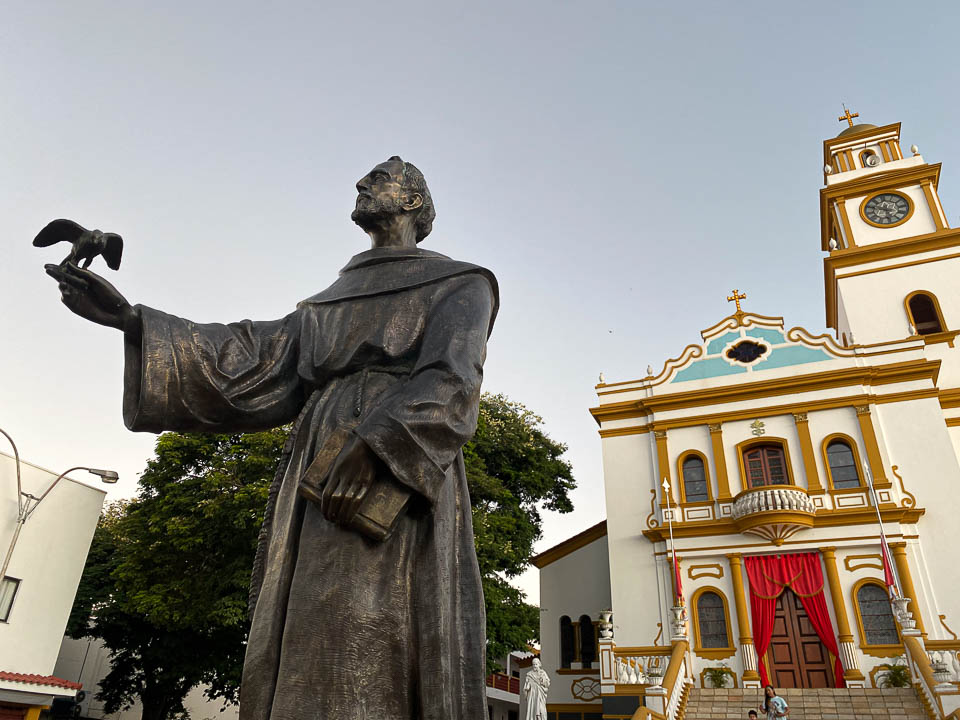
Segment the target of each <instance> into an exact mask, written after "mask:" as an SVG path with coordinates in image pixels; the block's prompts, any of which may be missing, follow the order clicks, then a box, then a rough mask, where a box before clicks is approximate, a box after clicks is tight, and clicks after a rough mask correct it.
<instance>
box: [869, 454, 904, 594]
mask: <svg viewBox="0 0 960 720" xmlns="http://www.w3.org/2000/svg"><path fill="white" fill-rule="evenodd" d="M863 474H864V475H865V476H866V478H867V486H868V487H869V488H870V497H871V498H873V509H874V510H876V511H877V524H878V525H879V526H880V552H882V553H883V564H884V566H885V567H889V568H890V573H891V575H893V581H894V586H893V592H894V595H896V596H899V595H900V578H899V577H898V575H897V570H896V568H894V567H893V563H892V562H891V561H890V552H889V546H888V545H887V534H886V533H885V532H884V531H883V517H882V516H881V515H880V501H879V499H878V498H877V489H876V488H875V487H874V486H873V473H872V472H870V466H869V465H867V462H866V460H864V462H863Z"/></svg>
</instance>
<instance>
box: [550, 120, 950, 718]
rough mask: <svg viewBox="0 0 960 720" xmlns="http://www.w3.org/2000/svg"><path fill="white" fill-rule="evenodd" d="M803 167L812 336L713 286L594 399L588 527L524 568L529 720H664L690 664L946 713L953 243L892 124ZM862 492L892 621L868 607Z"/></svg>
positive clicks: (701, 680)
mask: <svg viewBox="0 0 960 720" xmlns="http://www.w3.org/2000/svg"><path fill="white" fill-rule="evenodd" d="M824 163H825V172H824V185H825V186H824V188H823V189H822V190H821V205H820V214H821V238H820V243H819V245H820V250H821V251H822V252H824V253H825V257H824V277H825V296H824V302H825V308H826V322H827V325H828V327H829V328H831V329H832V330H833V333H832V336H831V335H830V334H822V333H821V332H819V331H816V332H811V331H809V330H807V329H804V328H801V327H793V328H789V329H788V327H787V326H785V325H784V322H783V319H782V318H779V317H770V316H765V315H758V314H754V313H752V312H747V311H745V310H743V309H742V308H741V306H740V301H741V300H742V299H743V298H744V296H743V295H742V294H739V293H738V292H737V291H734V293H733V296H732V297H731V298H730V299H731V300H734V301H735V302H736V312H734V314H732V315H730V316H728V317H725V318H723V319H722V320H720V321H719V322H713V323H712V324H711V325H710V326H709V327H708V328H707V329H705V330H703V331H702V332H701V337H700V339H698V340H696V341H695V342H693V343H692V344H690V345H688V346H687V347H686V348H684V349H682V350H681V351H679V352H678V353H677V355H676V357H675V358H674V359H671V360H667V361H666V362H665V364H664V366H663V369H662V370H661V371H660V372H659V373H656V374H653V375H651V374H646V373H638V375H643V376H642V377H640V379H637V380H626V381H622V382H621V381H618V382H611V383H606V384H603V383H601V384H600V385H598V386H597V388H596V390H597V395H598V399H599V403H598V406H597V407H594V408H592V409H591V413H592V414H593V416H594V418H595V419H596V421H597V423H598V425H599V426H600V436H601V438H602V440H601V442H602V446H603V471H604V484H605V491H606V503H607V520H606V522H605V523H601V524H600V525H598V526H596V527H594V528H591V529H590V530H588V531H586V532H585V533H582V534H581V535H579V536H577V537H574V538H571V539H570V540H568V541H566V542H565V543H562V544H561V545H559V546H557V547H555V548H553V549H551V550H549V551H547V552H546V553H543V554H541V555H540V556H539V557H538V558H537V560H536V564H537V565H538V566H539V567H540V568H541V571H540V572H541V603H542V605H543V607H544V608H545V611H544V612H543V614H542V618H543V619H542V626H541V642H542V659H543V665H544V669H546V670H547V671H548V672H549V673H550V675H551V676H552V677H553V678H554V680H555V681H554V683H553V684H552V685H551V693H550V705H549V708H548V709H549V710H550V713H551V715H550V717H551V720H574V719H576V720H588V719H593V718H600V717H633V716H634V713H635V712H649V711H650V710H651V709H652V711H654V712H657V713H660V714H662V715H665V716H667V717H669V718H674V717H677V716H678V715H680V714H682V707H683V703H684V702H685V697H686V693H687V692H688V690H687V688H689V687H709V685H708V684H707V683H708V681H707V671H708V669H710V668H719V669H721V670H725V672H726V673H727V678H728V684H727V686H728V687H730V686H733V687H750V686H754V687H756V686H759V685H760V683H761V677H763V678H764V680H763V681H764V682H765V681H766V679H767V678H769V682H771V683H773V684H774V685H776V686H778V687H788V688H829V687H844V686H846V687H850V688H857V687H860V688H863V687H866V688H870V687H876V686H877V684H878V681H879V677H878V674H880V673H883V672H885V670H884V669H883V667H882V666H883V665H884V664H886V663H889V662H891V661H893V660H894V659H895V658H897V657H899V656H904V660H903V662H906V663H907V664H908V665H909V666H910V669H911V674H912V676H913V678H914V682H915V684H916V685H917V687H918V688H920V689H921V691H922V692H921V695H922V697H923V699H924V703H925V704H927V705H929V708H928V712H929V714H930V715H931V716H932V717H943V716H944V715H945V714H947V713H948V712H949V711H950V710H951V709H952V708H954V707H956V706H957V704H958V703H957V695H956V692H957V690H956V684H954V683H948V677H947V674H946V673H947V670H949V671H950V672H949V680H950V681H956V680H957V675H956V672H955V670H956V669H957V668H960V665H957V660H956V655H957V651H958V650H960V639H958V636H957V634H956V633H955V632H954V630H955V629H957V630H958V631H960V596H958V594H957V590H958V589H960V563H957V562H956V549H955V545H956V543H955V541H954V538H953V535H952V530H953V528H954V527H955V526H954V524H953V523H955V522H956V519H957V518H960V462H958V453H960V349H958V348H957V347H955V344H956V343H955V340H956V338H957V335H960V230H954V229H950V228H949V227H948V223H947V220H946V216H945V214H944V211H943V209H942V207H941V205H940V201H939V197H938V194H937V185H938V179H939V173H940V165H939V163H938V164H929V163H927V162H926V161H925V160H924V159H923V157H922V156H921V155H920V154H919V153H918V151H917V149H916V147H914V148H913V149H912V154H908V155H907V156H906V157H905V156H904V154H903V152H902V150H901V146H900V125H899V124H894V125H887V126H883V127H876V126H873V125H853V124H852V120H851V126H850V127H848V128H846V129H845V130H844V131H843V132H842V133H840V135H839V136H838V137H836V138H832V139H829V140H827V141H826V142H824ZM811 240H812V239H811ZM811 252H815V249H814V244H813V242H811ZM707 320H708V321H709V320H712V319H710V318H708V319H707ZM870 476H872V478H873V482H874V486H875V488H876V493H877V497H878V501H879V512H880V514H881V515H882V518H883V530H884V531H885V533H886V537H887V539H888V541H889V543H890V547H891V551H892V565H893V567H894V569H895V572H896V576H897V578H896V579H897V581H898V586H899V589H900V591H901V592H902V594H903V596H905V597H907V598H909V599H910V601H909V603H908V604H907V603H902V604H901V605H904V604H905V605H906V610H908V611H909V613H910V615H908V614H907V612H906V611H904V612H899V609H900V605H896V604H895V606H894V607H893V608H891V603H890V602H889V601H888V600H887V590H886V586H885V584H884V572H883V564H882V562H881V550H880V548H881V545H880V524H879V522H878V518H877V508H876V507H875V505H874V502H873V500H872V498H871V493H870V490H869V487H868V484H869V478H870ZM664 479H667V481H668V483H669V491H668V492H665V491H664V490H663V488H662V483H663V480H664ZM671 520H672V526H673V538H674V543H675V547H676V552H677V554H678V555H679V556H680V573H681V582H682V601H683V604H684V605H685V608H686V610H685V612H686V614H687V619H688V622H687V623H686V626H685V623H684V622H679V623H673V622H671V619H672V618H673V615H672V612H673V610H672V608H673V607H674V606H679V605H678V602H679V601H678V600H677V599H676V598H675V588H674V582H673V568H672V565H671V564H670V553H671V543H670V531H669V522H670V521H671ZM604 609H612V611H613V624H612V627H611V628H603V629H608V630H609V631H610V632H612V638H605V639H602V638H601V639H598V635H599V634H600V633H599V628H598V625H597V621H598V617H599V613H600V611H602V610H604ZM895 611H896V612H897V614H896V616H895ZM677 612H678V613H679V612H680V611H677ZM911 615H912V617H911ZM914 626H915V627H914ZM604 634H610V633H609V632H607V633H604ZM929 654H932V657H933V661H934V662H933V664H931V661H930V655H929ZM939 660H943V661H945V662H946V666H945V667H944V666H939V665H938V664H937V662H936V661H939ZM658 667H659V669H660V671H661V673H662V672H664V671H665V673H666V674H665V676H662V681H661V674H658V673H657V672H656V668H658ZM931 668H932V670H931ZM935 671H936V672H939V673H940V674H939V675H937V676H936V677H934V675H933V673H934V672H935ZM560 679H562V680H563V682H557V680H560ZM937 688H939V690H937ZM644 706H645V707H644Z"/></svg>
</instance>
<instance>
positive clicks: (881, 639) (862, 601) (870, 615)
mask: <svg viewBox="0 0 960 720" xmlns="http://www.w3.org/2000/svg"><path fill="white" fill-rule="evenodd" d="M855 592H856V599H857V614H858V616H859V620H860V630H861V638H860V639H861V640H862V641H863V643H864V644H865V645H896V644H898V643H899V642H900V637H899V636H898V635H897V624H896V622H895V621H894V619H893V613H892V612H891V610H890V600H889V598H888V596H887V591H886V589H885V588H884V587H883V586H882V585H880V584H879V583H874V582H867V583H864V584H862V585H860V587H858V588H857V589H856V591H855Z"/></svg>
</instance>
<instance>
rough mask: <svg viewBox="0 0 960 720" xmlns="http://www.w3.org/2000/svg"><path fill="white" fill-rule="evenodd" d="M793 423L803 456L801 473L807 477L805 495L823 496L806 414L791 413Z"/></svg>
mask: <svg viewBox="0 0 960 720" xmlns="http://www.w3.org/2000/svg"><path fill="white" fill-rule="evenodd" d="M793 422H794V424H795V425H796V426H797V435H798V436H799V438H800V451H801V455H802V456H803V472H804V475H806V476H807V493H808V494H810V495H821V494H823V485H821V484H820V473H819V472H818V471H817V459H816V457H814V454H813V440H812V439H811V437H810V422H809V420H808V419H807V413H805V412H800V413H793Z"/></svg>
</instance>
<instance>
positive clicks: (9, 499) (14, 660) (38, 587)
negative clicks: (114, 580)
mask: <svg viewBox="0 0 960 720" xmlns="http://www.w3.org/2000/svg"><path fill="white" fill-rule="evenodd" d="M21 471H22V477H21V482H22V488H23V492H24V493H28V494H29V495H32V496H34V497H36V498H39V497H41V496H42V495H43V493H44V491H45V490H46V489H47V488H49V487H50V485H51V484H52V483H53V482H54V480H56V478H57V474H56V473H52V472H50V471H49V470H44V469H43V468H40V467H37V466H36V465H31V464H30V463H26V462H22V463H21ZM104 495H105V493H104V491H103V490H101V489H99V488H96V487H91V486H89V485H85V484H84V483H81V482H78V481H76V480H73V479H70V478H63V479H62V480H61V481H60V482H59V483H57V485H56V487H55V488H54V489H53V490H52V491H51V492H50V494H49V495H48V496H47V497H45V498H44V500H43V502H42V503H41V504H40V505H39V506H37V507H36V509H35V511H34V512H33V513H32V514H31V515H30V516H29V519H28V520H27V521H26V523H24V524H23V526H22V529H21V531H20V534H19V537H18V538H17V541H16V546H15V548H14V549H13V553H12V555H11V556H10V562H9V565H8V567H7V570H6V573H5V577H3V578H2V582H0V720H14V719H16V720H20V719H23V718H25V719H26V720H36V718H37V717H38V716H39V714H40V710H41V709H42V708H44V707H46V706H49V705H50V704H51V703H52V701H53V700H54V698H57V697H66V698H72V697H73V696H74V695H75V694H76V691H77V690H78V689H79V685H78V684H77V683H76V682H74V681H73V679H71V678H60V677H56V676H55V675H54V666H55V664H56V661H57V654H58V652H59V650H60V641H61V639H62V638H63V632H64V628H65V627H66V625H67V618H68V616H69V614H70V608H71V607H72V606H73V600H74V596H75V595H76V592H77V585H78V584H79V582H80V576H81V574H82V573H83V566H84V563H85V562H86V558H87V551H88V550H89V549H90V542H91V540H92V539H93V532H94V530H95V529H96V526H97V519H98V518H99V516H100V508H101V506H102V505H103V497H104ZM27 499H28V498H23V500H27ZM32 502H33V501H31V503H32ZM18 516H19V505H18V499H17V473H16V463H15V462H14V459H13V457H11V456H10V455H6V454H4V453H0V553H2V555H0V562H2V558H3V557H4V556H5V555H6V553H7V551H8V548H9V547H10V544H11V541H12V540H13V537H14V534H15V532H16V528H17V525H18Z"/></svg>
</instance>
